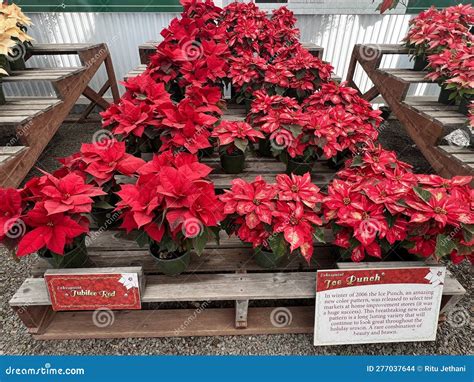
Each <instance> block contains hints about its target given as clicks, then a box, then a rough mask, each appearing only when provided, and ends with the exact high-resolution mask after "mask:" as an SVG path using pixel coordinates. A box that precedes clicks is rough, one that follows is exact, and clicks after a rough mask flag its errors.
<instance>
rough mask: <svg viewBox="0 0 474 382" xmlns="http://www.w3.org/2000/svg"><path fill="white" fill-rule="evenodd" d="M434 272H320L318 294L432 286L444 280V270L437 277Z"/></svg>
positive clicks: (396, 269)
mask: <svg viewBox="0 0 474 382" xmlns="http://www.w3.org/2000/svg"><path fill="white" fill-rule="evenodd" d="M433 272H434V270H433V271H430V269H429V268H426V267H424V268H403V269H401V268H393V269H386V268H385V269H358V270H343V269H340V270H331V271H319V272H318V278H317V283H316V292H321V291H325V290H329V289H339V288H347V287H355V286H361V285H374V284H430V283H431V284H432V283H434V282H435V281H434V280H438V279H439V280H441V278H443V279H444V272H443V271H442V269H439V270H436V273H437V274H436V275H435V274H433ZM438 273H439V274H438ZM428 275H429V276H428Z"/></svg>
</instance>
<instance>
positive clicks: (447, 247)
mask: <svg viewBox="0 0 474 382" xmlns="http://www.w3.org/2000/svg"><path fill="white" fill-rule="evenodd" d="M455 249H456V243H455V242H454V241H453V239H452V238H451V237H450V236H447V235H438V236H437V238H436V248H435V255H436V257H437V258H438V259H440V258H442V257H444V256H446V255H449V254H450V253H451V252H452V251H453V250H455Z"/></svg>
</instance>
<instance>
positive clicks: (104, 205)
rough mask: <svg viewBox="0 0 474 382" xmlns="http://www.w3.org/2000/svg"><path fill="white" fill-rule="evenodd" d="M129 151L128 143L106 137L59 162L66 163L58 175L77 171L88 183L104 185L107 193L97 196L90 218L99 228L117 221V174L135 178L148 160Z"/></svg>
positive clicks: (88, 144)
mask: <svg viewBox="0 0 474 382" xmlns="http://www.w3.org/2000/svg"><path fill="white" fill-rule="evenodd" d="M125 151H126V143H125V142H119V141H117V140H116V139H110V138H103V139H99V140H98V141H97V142H94V143H84V144H82V146H81V149H80V151H79V152H78V153H76V154H73V155H71V156H69V157H67V158H62V159H60V160H59V161H60V162H61V163H62V164H63V167H62V168H60V169H59V170H58V171H57V172H55V174H58V175H60V174H61V175H62V174H67V173H75V174H79V175H81V176H83V177H84V178H86V179H87V182H88V183H89V184H93V185H96V186H99V187H101V188H102V189H103V190H104V191H105V192H106V193H105V194H104V195H99V196H96V197H95V198H94V203H93V205H92V211H91V214H90V215H91V217H92V219H93V220H94V221H95V222H96V223H97V225H98V226H99V227H102V228H110V227H113V226H116V225H117V224H118V215H119V213H118V212H114V211H113V210H114V208H115V205H116V203H117V201H118V198H117V195H116V194H115V192H116V191H118V190H119V186H118V183H117V180H116V179H115V175H125V176H128V177H133V176H135V175H136V171H137V170H138V169H139V168H140V167H141V166H143V165H144V164H145V161H144V160H142V159H140V158H137V157H135V156H133V155H131V154H128V153H126V152H125Z"/></svg>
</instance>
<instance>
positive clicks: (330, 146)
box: [303, 82, 382, 168]
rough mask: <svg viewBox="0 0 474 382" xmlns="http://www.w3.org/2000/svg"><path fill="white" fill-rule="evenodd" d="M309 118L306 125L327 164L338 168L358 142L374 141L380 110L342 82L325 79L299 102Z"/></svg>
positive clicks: (352, 151)
mask: <svg viewBox="0 0 474 382" xmlns="http://www.w3.org/2000/svg"><path fill="white" fill-rule="evenodd" d="M303 111H304V113H305V114H307V115H308V116H309V118H310V121H309V123H308V125H307V127H306V128H307V129H310V130H313V134H314V136H315V139H316V141H317V142H318V145H319V146H320V148H321V150H322V151H323V153H324V156H325V157H326V159H328V165H329V166H330V167H333V168H340V167H341V166H342V165H343V163H344V161H345V160H346V159H347V158H348V157H349V156H350V155H351V154H352V153H355V152H357V151H358V150H359V149H360V147H361V146H363V145H365V144H366V143H368V142H371V141H375V140H376V139H377V136H378V130H377V128H378V127H379V126H380V123H381V122H382V118H381V117H380V115H381V111H380V110H374V109H373V108H372V105H371V104H370V103H369V102H367V101H366V100H364V99H362V98H361V97H360V96H359V95H358V92H357V90H356V89H354V88H351V87H349V86H347V84H346V83H342V84H337V83H336V82H328V83H324V84H322V85H321V89H320V90H319V91H317V92H315V93H313V94H312V95H311V96H310V97H308V98H307V99H306V100H305V101H304V102H303Z"/></svg>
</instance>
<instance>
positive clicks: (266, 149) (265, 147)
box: [258, 139, 273, 158]
mask: <svg viewBox="0 0 474 382" xmlns="http://www.w3.org/2000/svg"><path fill="white" fill-rule="evenodd" d="M258 153H259V154H260V155H261V156H262V157H265V158H273V153H272V143H271V141H270V140H269V139H260V140H259V141H258Z"/></svg>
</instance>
